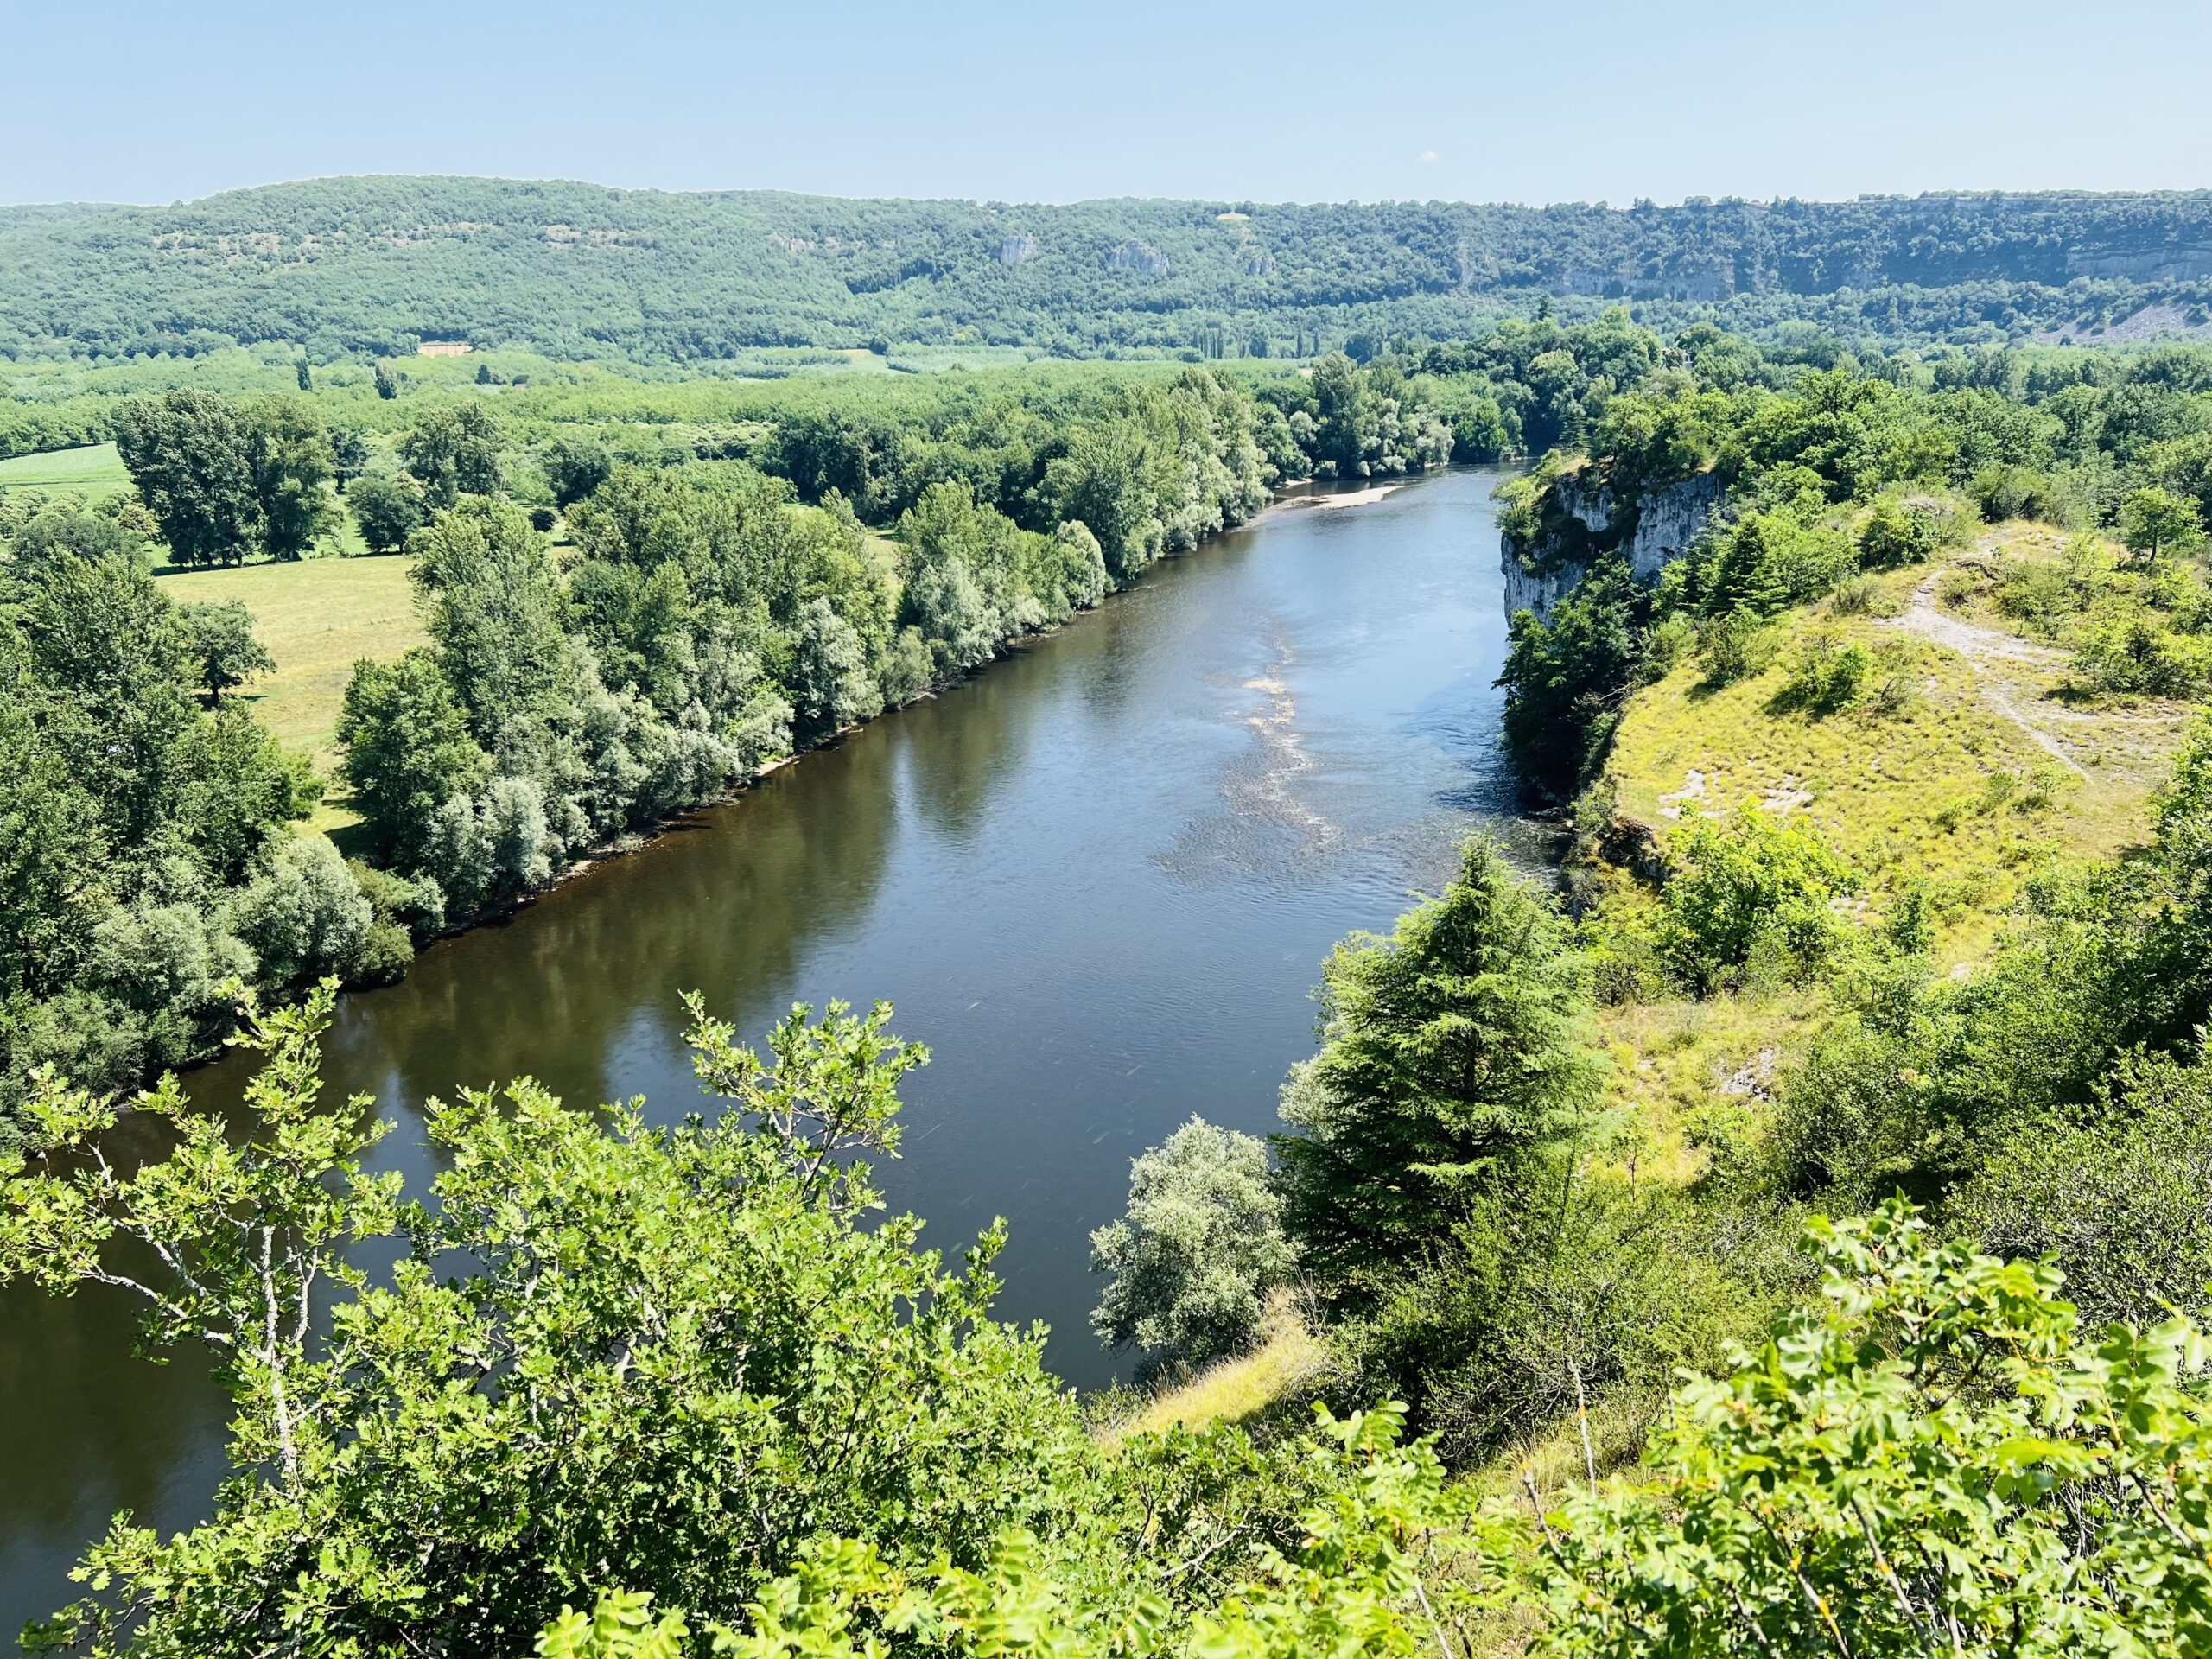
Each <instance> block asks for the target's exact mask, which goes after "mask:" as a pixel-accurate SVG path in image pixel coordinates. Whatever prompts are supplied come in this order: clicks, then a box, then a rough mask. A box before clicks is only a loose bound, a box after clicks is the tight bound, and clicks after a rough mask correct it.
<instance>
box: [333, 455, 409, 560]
mask: <svg viewBox="0 0 2212 1659" xmlns="http://www.w3.org/2000/svg"><path fill="white" fill-rule="evenodd" d="M346 506H347V507H348V508H349V509H351V510H352V512H353V522H354V523H355V524H358V525H359V526H360V531H361V540H362V541H363V542H364V543H366V545H367V547H368V550H369V551H370V552H372V553H397V552H398V551H399V550H400V549H401V548H403V547H404V546H406V545H407V538H408V537H410V536H412V535H413V534H414V533H415V532H416V531H417V530H419V529H421V528H422V525H423V489H422V486H420V485H418V484H416V482H415V480H413V479H411V478H404V477H402V478H391V477H388V476H386V475H385V474H382V473H364V474H361V476H360V477H359V478H357V479H355V480H353V483H352V484H350V485H348V486H346Z"/></svg>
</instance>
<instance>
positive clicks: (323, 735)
mask: <svg viewBox="0 0 2212 1659" xmlns="http://www.w3.org/2000/svg"><path fill="white" fill-rule="evenodd" d="M409 568H410V567H409V563H408V561H407V560H405V559H403V558H362V559H304V560H301V561H298V562H296V563H289V564H249V565H243V566H240V567H238V569H228V570H188V571H177V572H174V573H170V574H166V575H162V577H161V583H162V591H164V592H165V593H167V594H168V596H169V597H170V598H172V599H174V600H175V601H178V602H179V603H188V602H191V601H204V600H228V599H236V600H242V601H245V606H246V608H247V609H249V610H251V612H252V613H253V617H254V622H255V625H256V632H258V633H259V635H260V636H261V640H262V643H263V644H264V645H267V646H268V647H269V651H270V655H271V656H273V657H275V658H276V659H277V671H276V673H274V674H272V675H270V677H268V678H267V679H264V680H262V681H259V682H258V683H256V684H255V685H253V686H252V687H251V689H250V690H249V693H248V696H249V697H250V699H251V702H253V705H254V711H255V712H256V713H257V714H258V715H260V716H261V718H262V719H263V721H265V722H266V723H267V724H268V726H269V728H270V730H272V731H274V732H275V733H276V734H277V736H278V737H279V738H281V739H283V741H284V742H285V743H286V744H288V745H289V746H290V747H293V748H296V749H301V750H304V751H305V752H306V753H308V754H310V755H312V756H314V757H315V766H316V769H317V770H318V771H321V772H323V773H324V774H325V775H326V776H327V775H328V773H329V771H330V768H331V765H332V762H333V761H334V760H335V758H336V747H335V742H334V734H335V733H336V731H337V728H338V709H339V705H340V702H342V701H343V699H344V697H345V695H346V679H347V677H349V676H350V675H351V674H352V673H353V664H354V663H355V662H356V661H358V660H359V658H363V657H374V658H392V657H397V656H398V655H399V654H400V653H401V652H404V651H406V650H407V649H408V648H409V647H410V646H413V645H421V644H422V643H423V639H424V638H425V636H424V634H423V624H422V620H421V619H420V618H419V617H418V616H417V615H416V611H415V589H414V584H413V583H412V582H409V581H408V579H407V573H408V569H409ZM350 822H352V814H350V813H348V812H346V810H344V806H343V803H342V801H340V802H329V803H326V804H325V805H324V807H323V809H322V812H321V815H320V816H319V817H318V818H317V819H316V823H315V827H316V828H318V829H329V828H334V827H340V826H342V825H344V824H346V823H350Z"/></svg>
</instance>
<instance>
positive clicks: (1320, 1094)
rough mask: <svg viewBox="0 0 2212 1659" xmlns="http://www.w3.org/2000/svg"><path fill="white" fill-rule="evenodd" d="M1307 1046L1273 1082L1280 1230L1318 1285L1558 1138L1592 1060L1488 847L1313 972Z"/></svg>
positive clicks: (1593, 1086)
mask: <svg viewBox="0 0 2212 1659" xmlns="http://www.w3.org/2000/svg"><path fill="white" fill-rule="evenodd" d="M1320 1000H1321V1007H1322V1019H1321V1032H1322V1046H1321V1052H1319V1054H1317V1055H1316V1056H1315V1057H1314V1058H1313V1059H1311V1060H1309V1061H1306V1062H1305V1063H1304V1064H1302V1065H1299V1066H1297V1067H1295V1068H1294V1070H1293V1071H1292V1072H1291V1075H1290V1077H1289V1079H1288V1080H1287V1082H1286V1083H1285V1084H1284V1085H1283V1097H1282V1116H1283V1118H1284V1121H1285V1122H1288V1123H1290V1124H1291V1125H1292V1126H1293V1127H1294V1128H1297V1129H1299V1130H1300V1131H1302V1133H1301V1134H1299V1135H1286V1136H1282V1137H1280V1138H1279V1140H1278V1142H1277V1150H1278V1151H1279V1153H1280V1154H1281V1158H1282V1163H1283V1180H1284V1189H1285V1193H1286V1197H1287V1201H1288V1203H1287V1219H1288V1223H1289V1230H1290V1232H1291V1235H1292V1236H1294V1238H1296V1239H1298V1240H1299V1241H1300V1244H1301V1246H1302V1248H1303V1249H1304V1250H1305V1252H1306V1257H1307V1260H1308V1262H1309V1264H1310V1265H1313V1266H1314V1267H1317V1268H1319V1269H1320V1270H1321V1271H1322V1276H1323V1277H1324V1278H1325V1279H1327V1280H1331V1281H1338V1282H1341V1281H1344V1279H1345V1278H1346V1277H1347V1276H1348V1275H1351V1274H1355V1273H1357V1272H1358V1271H1360V1270H1361V1269H1363V1268H1372V1267H1376V1266H1381V1265H1383V1264H1384V1263H1387V1262H1391V1261H1394V1260H1396V1259H1398V1258H1400V1257H1402V1255H1404V1254H1405V1253H1406V1252H1407V1251H1408V1249H1410V1248H1413V1247H1414V1246H1417V1245H1418V1244H1419V1243H1421V1241H1422V1240H1424V1239H1426V1238H1429V1237H1433V1236H1436V1235H1437V1234H1439V1233H1440V1232H1442V1231H1443V1230H1446V1228H1448V1227H1449V1226H1450V1225H1451V1224H1452V1223H1453V1222H1454V1221H1455V1220H1456V1219H1457V1218H1458V1217H1459V1216H1460V1215H1461V1214H1462V1213H1463V1212H1464V1210H1465V1205H1466V1204H1467V1202H1468V1201H1469V1200H1470V1199H1471V1198H1472V1197H1474V1196H1475V1195H1476V1194H1477V1193H1478V1192H1482V1191H1483V1190H1484V1189H1485V1188H1487V1187H1489V1186H1491V1185H1495V1184H1496V1183H1497V1181H1498V1180H1499V1179H1501V1178H1503V1176H1505V1175H1507V1174H1509V1173H1511V1172H1512V1170H1513V1169H1514V1167H1515V1166H1516V1164H1518V1163H1519V1162H1521V1161H1522V1160H1525V1159H1527V1158H1528V1157H1529V1156H1530V1155H1532V1154H1535V1153H1537V1152H1539V1151H1541V1149H1542V1148H1544V1147H1548V1146H1550V1145H1553V1144H1556V1143H1557V1142H1559V1141H1561V1140H1563V1139H1564V1138H1566V1137H1567V1136H1568V1135H1571V1134H1573V1131H1574V1129H1575V1128H1576V1126H1577V1125H1578V1124H1579V1123H1580V1122H1581V1121H1582V1120H1583V1118H1584V1116H1586V1113H1587V1112H1588V1111H1589V1109H1590V1108H1591V1107H1592V1104H1593V1103H1594V1102H1595V1098H1596V1093H1597V1089H1598V1083H1599V1064H1600V1062H1599V1058H1598V1057H1597V1055H1596V1054H1595V1052H1593V1051H1592V1049H1591V1047H1590V1046H1589V1039H1588V1037H1587V1035H1586V1030H1585V1027H1584V1023H1583V1017H1584V1011H1585V1007H1586V992H1585V988H1584V985H1583V981H1582V974H1581V968H1580V963H1579V961H1578V960H1577V959H1576V957H1574V956H1573V953H1572V952H1571V951H1570V950H1569V949H1568V943H1567V931H1566V928H1565V925H1564V924H1563V923H1562V922H1561V921H1560V918H1559V916H1558V914H1557V913H1556V912H1554V909H1553V908H1552V907H1551V906H1549V905H1548V904H1547V903H1546V902H1545V901H1544V900H1543V899H1541V897H1539V896H1538V895H1537V894H1536V893H1535V892H1533V891H1532V890H1531V889H1530V888H1529V887H1527V886H1526V885H1525V884H1524V883H1523V882H1522V880H1520V879H1519V878H1518V877H1517V876H1516V875H1515V874H1514V873H1513V871H1512V870H1511V869H1510V868H1509V867H1508V866H1507V864H1506V862H1505V861H1504V859H1503V857H1502V856H1501V855H1499V854H1498V852H1497V849H1495V848H1493V847H1491V846H1490V845H1489V844H1487V843H1486V842H1481V841H1477V842H1471V843H1470V844H1469V845H1468V847H1467V849H1466V852H1465V859H1464V862H1463V864H1462V867H1461V869H1460V873H1459V879H1458V880H1454V881H1453V882H1452V884H1451V886H1449V887H1446V889H1445V890H1444V892H1443V893H1442V895H1441V896H1440V897H1438V898H1436V899H1432V900H1430V901H1429V902H1428V903H1427V904H1424V905H1422V906H1419V907H1418V908H1416V909H1414V910H1412V911H1408V912H1407V913H1406V914H1405V915H1404V916H1402V917H1401V918H1399V921H1398V925H1397V927H1396V930H1395V931H1394V932H1393V934H1392V935H1391V937H1390V938H1387V939H1385V938H1376V937H1375V936H1374V935H1371V934H1354V935H1353V936H1352V937H1351V938H1349V939H1347V940H1345V941H1344V943H1343V944H1340V945H1338V947H1337V950H1336V951H1335V953H1334V954H1333V955H1332V957H1330V959H1329V962H1328V963H1327V965H1326V967H1325V969H1323V979H1322V985H1321V991H1320Z"/></svg>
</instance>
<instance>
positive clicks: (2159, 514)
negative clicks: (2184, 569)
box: [2120, 486, 2204, 564]
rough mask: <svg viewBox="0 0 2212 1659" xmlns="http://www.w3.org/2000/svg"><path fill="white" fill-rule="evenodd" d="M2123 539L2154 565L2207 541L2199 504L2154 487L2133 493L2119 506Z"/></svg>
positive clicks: (2132, 491) (2131, 550) (2134, 551)
mask: <svg viewBox="0 0 2212 1659" xmlns="http://www.w3.org/2000/svg"><path fill="white" fill-rule="evenodd" d="M2203 539H2204V522H2203V520H2202V519H2201V518H2198V517H2197V512H2196V503H2195V502H2194V501H2191V500H2190V499H2188V498H2186V497H2184V496H2179V495H2176V494H2174V493H2172V492H2171V491H2168V490H2162V489H2159V488H2158V487H2156V486H2152V487H2151V488H2148V489H2141V490H2130V491H2129V492H2128V493H2127V495H2126V498H2125V499H2123V500H2122V501H2121V502H2120V542H2121V544H2122V545H2124V546H2125V547H2126V548H2127V550H2129V551H2130V552H2133V553H2139V554H2141V555H2142V556H2144V558H2145V559H2146V560H2147V561H2149V562H2150V563H2152V564H2156V563H2158V555H2159V554H2161V553H2180V552H2186V551H2187V550H2189V549H2190V548H2192V547H2195V546H2196V545H2197V544H2198V543H2200V542H2202V540H2203Z"/></svg>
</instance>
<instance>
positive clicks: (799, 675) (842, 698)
mask: <svg viewBox="0 0 2212 1659" xmlns="http://www.w3.org/2000/svg"><path fill="white" fill-rule="evenodd" d="M791 709H792V714H791V731H792V734H793V735H794V736H795V737H796V738H798V740H799V741H802V742H807V741H813V740H815V739H817V738H818V737H820V736H822V735H823V734H826V733H829V732H834V731H837V730H839V729H841V728H843V727H846V726H849V725H850V724H852V723H853V721H856V720H868V719H870V718H872V717H873V716H874V715H878V714H880V713H881V712H882V709H883V693H882V691H881V690H880V689H879V688H878V686H877V684H876V681H875V676H874V674H872V673H871V672H869V671H868V652H867V651H866V650H865V649H863V648H862V646H861V637H860V635H859V634H858V633H857V632H855V630H854V628H853V625H852V624H851V623H849V622H848V621H846V620H845V619H844V618H842V617H841V616H839V615H838V614H837V613H836V612H835V611H834V610H832V609H831V608H830V607H829V600H828V599H826V598H824V597H823V596H822V595H821V594H816V595H815V597H814V598H812V599H810V600H809V601H807V602H806V607H805V608H804V610H802V611H801V612H800V613H799V620H798V632H797V633H796V635H795V636H794V637H793V639H792V640H791Z"/></svg>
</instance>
